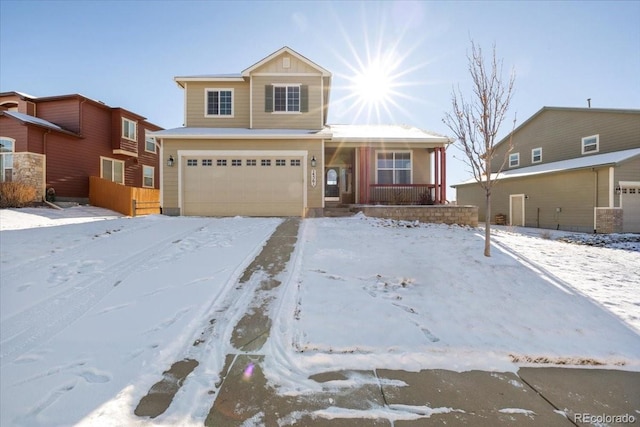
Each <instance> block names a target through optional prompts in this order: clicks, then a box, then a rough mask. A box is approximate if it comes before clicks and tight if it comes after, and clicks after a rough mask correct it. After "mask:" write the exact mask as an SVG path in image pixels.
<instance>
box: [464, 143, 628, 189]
mask: <svg viewBox="0 0 640 427" xmlns="http://www.w3.org/2000/svg"><path fill="white" fill-rule="evenodd" d="M636 156H640V148H631V149H629V150H622V151H614V152H613V153H604V154H592V155H589V156H584V157H577V158H575V159H568V160H560V161H558V162H551V163H544V164H541V165H535V166H528V167H526V168H518V169H511V170H506V171H502V172H501V173H500V175H499V176H498V175H497V174H495V173H494V174H491V179H496V177H497V178H499V179H510V178H522V177H525V176H532V175H542V174H546V173H553V172H561V171H568V170H575V169H584V168H591V167H595V166H602V165H608V164H617V163H620V162H623V161H625V160H629V159H631V158H632V157H636ZM474 182H476V180H475V179H469V180H467V181H463V182H460V183H458V184H454V185H453V187H455V186H457V185H465V184H472V183H474Z"/></svg>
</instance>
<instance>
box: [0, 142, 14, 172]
mask: <svg viewBox="0 0 640 427" xmlns="http://www.w3.org/2000/svg"><path fill="white" fill-rule="evenodd" d="M14 149H15V139H13V138H6V137H2V138H0V182H11V181H12V180H13V151H14Z"/></svg>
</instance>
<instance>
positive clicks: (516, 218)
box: [509, 194, 525, 227]
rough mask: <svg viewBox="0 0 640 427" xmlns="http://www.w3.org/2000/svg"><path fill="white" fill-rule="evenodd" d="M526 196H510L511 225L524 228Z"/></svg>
mask: <svg viewBox="0 0 640 427" xmlns="http://www.w3.org/2000/svg"><path fill="white" fill-rule="evenodd" d="M524 199H525V196H524V194H511V195H510V196H509V225H517V226H521V227H524Z"/></svg>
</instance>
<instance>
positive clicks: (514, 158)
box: [509, 153, 520, 168]
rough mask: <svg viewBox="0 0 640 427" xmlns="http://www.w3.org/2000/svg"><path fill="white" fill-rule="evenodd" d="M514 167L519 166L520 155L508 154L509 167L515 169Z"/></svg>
mask: <svg viewBox="0 0 640 427" xmlns="http://www.w3.org/2000/svg"><path fill="white" fill-rule="evenodd" d="M516 166H520V153H512V154H509V167H510V168H515V167H516Z"/></svg>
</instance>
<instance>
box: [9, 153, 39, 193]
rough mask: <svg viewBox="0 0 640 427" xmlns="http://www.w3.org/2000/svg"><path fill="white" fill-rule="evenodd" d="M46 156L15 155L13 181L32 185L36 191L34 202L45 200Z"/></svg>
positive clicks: (35, 154)
mask: <svg viewBox="0 0 640 427" xmlns="http://www.w3.org/2000/svg"><path fill="white" fill-rule="evenodd" d="M44 159H45V157H44V155H42V154H37V153H27V152H25V153H13V175H12V181H14V182H20V183H22V184H26V185H30V186H32V187H34V188H35V189H36V198H35V199H34V202H38V201H41V200H42V199H43V198H44V191H45V175H44Z"/></svg>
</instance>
